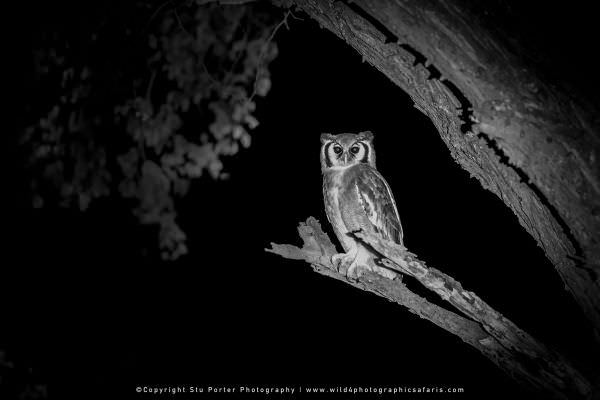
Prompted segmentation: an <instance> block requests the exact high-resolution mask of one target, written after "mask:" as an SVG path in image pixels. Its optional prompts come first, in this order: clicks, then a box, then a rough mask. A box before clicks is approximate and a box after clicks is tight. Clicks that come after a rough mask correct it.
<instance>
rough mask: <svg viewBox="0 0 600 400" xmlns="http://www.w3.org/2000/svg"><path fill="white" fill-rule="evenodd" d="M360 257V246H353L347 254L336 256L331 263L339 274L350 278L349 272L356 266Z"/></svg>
mask: <svg viewBox="0 0 600 400" xmlns="http://www.w3.org/2000/svg"><path fill="white" fill-rule="evenodd" d="M357 255H358V246H356V245H353V246H351V247H350V248H349V249H348V251H347V252H346V253H339V254H334V255H333V256H332V257H331V262H332V264H333V265H335V266H336V267H337V270H338V272H340V273H342V274H344V275H346V276H349V275H348V271H350V270H351V268H352V266H353V265H354V266H355V265H356V263H355V260H356V256H357Z"/></svg>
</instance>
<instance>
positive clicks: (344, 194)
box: [323, 167, 352, 247]
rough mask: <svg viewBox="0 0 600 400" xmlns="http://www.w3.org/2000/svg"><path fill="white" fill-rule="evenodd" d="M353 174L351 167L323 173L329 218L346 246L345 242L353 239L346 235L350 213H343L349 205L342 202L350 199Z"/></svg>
mask: <svg viewBox="0 0 600 400" xmlns="http://www.w3.org/2000/svg"><path fill="white" fill-rule="evenodd" d="M351 176H352V168H351V167H349V168H344V169H341V168H340V169H330V170H328V171H326V172H325V173H324V174H323V197H324V200H325V210H326V212H327V218H328V219H329V222H330V223H331V225H332V226H333V229H334V230H335V232H336V235H337V236H338V238H339V239H340V241H342V245H343V246H344V247H346V243H344V242H345V241H348V240H351V239H350V237H349V236H347V235H346V233H347V232H349V231H350V229H349V227H348V226H347V223H346V222H347V221H346V220H347V219H348V215H344V214H343V213H344V212H346V213H347V210H346V208H347V207H342V204H341V202H347V201H348V197H349V194H350V193H349V190H351V188H350V178H351Z"/></svg>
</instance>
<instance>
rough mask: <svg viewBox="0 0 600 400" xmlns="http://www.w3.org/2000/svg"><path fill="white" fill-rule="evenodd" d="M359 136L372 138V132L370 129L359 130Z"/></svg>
mask: <svg viewBox="0 0 600 400" xmlns="http://www.w3.org/2000/svg"><path fill="white" fill-rule="evenodd" d="M360 136H362V137H363V138H365V139H367V140H373V138H374V135H373V132H371V131H364V132H361V133H360Z"/></svg>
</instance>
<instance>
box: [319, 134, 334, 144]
mask: <svg viewBox="0 0 600 400" xmlns="http://www.w3.org/2000/svg"><path fill="white" fill-rule="evenodd" d="M333 139H334V135H332V134H331V133H321V143H325V142H326V141H328V140H333Z"/></svg>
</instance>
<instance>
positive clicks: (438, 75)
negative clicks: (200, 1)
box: [288, 0, 600, 342]
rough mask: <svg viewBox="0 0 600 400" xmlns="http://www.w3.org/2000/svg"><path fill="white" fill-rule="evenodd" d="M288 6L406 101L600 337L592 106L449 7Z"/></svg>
mask: <svg viewBox="0 0 600 400" xmlns="http://www.w3.org/2000/svg"><path fill="white" fill-rule="evenodd" d="M288 3H291V4H295V5H297V6H299V7H300V8H301V9H302V10H304V11H305V12H307V13H308V14H309V15H310V16H311V17H312V18H314V19H315V20H316V21H318V22H319V24H321V26H323V27H325V28H327V29H329V30H331V31H332V32H333V33H335V34H336V35H337V36H339V37H340V38H342V39H343V40H345V41H346V42H347V43H348V44H349V45H350V46H352V47H353V48H354V49H356V51H358V52H359V53H360V54H361V55H362V56H363V59H364V60H365V61H368V62H369V63H370V64H372V65H373V66H374V67H376V68H377V69H378V70H380V71H381V72H383V73H384V74H385V75H386V76H387V77H388V78H390V79H391V80H392V82H393V83H394V84H396V85H398V86H399V87H401V88H402V89H403V90H404V91H405V92H407V93H408V94H409V95H410V96H411V98H412V99H413V101H414V103H415V107H417V108H418V109H419V110H421V111H422V112H423V113H424V114H426V115H427V116H428V117H429V118H430V119H431V120H432V121H433V123H434V125H435V126H436V128H437V130H438V131H439V133H440V136H441V138H442V139H443V140H444V142H445V143H446V145H447V146H448V148H449V149H450V152H451V154H452V156H453V157H454V159H455V160H456V161H457V162H458V163H459V164H460V165H461V166H462V167H463V168H464V169H466V170H467V171H469V173H470V174H471V175H472V176H475V177H476V178H477V179H478V180H479V182H481V184H482V185H483V187H484V188H486V189H488V190H491V191H492V192H493V193H495V194H496V195H497V196H499V197H500V199H502V201H503V202H504V203H505V204H506V205H507V206H508V207H510V208H511V210H512V211H513V212H514V213H515V215H516V216H517V218H518V219H519V222H520V223H521V225H522V226H523V227H524V228H525V229H526V230H527V232H529V234H531V235H532V236H533V237H534V239H535V240H536V241H537V243H538V245H539V246H541V247H542V249H543V250H544V252H545V254H546V255H547V257H548V258H549V259H550V261H551V262H552V263H553V265H554V266H555V267H556V270H557V271H558V273H559V274H560V276H561V278H562V280H563V282H564V283H565V287H566V288H567V289H568V290H569V291H570V292H571V293H572V295H573V296H574V298H575V300H576V301H577V303H578V304H579V305H580V307H581V308H582V309H583V311H584V313H585V315H586V317H587V318H588V319H589V321H590V322H591V324H592V327H593V329H594V333H595V335H596V338H597V339H598V341H599V342H600V283H599V280H598V274H599V272H600V271H599V269H600V266H599V259H600V242H599V240H600V167H599V164H598V162H599V161H598V159H600V139H599V136H598V131H599V130H600V129H598V127H595V126H593V110H592V108H591V107H590V106H589V105H585V104H584V103H583V101H579V103H576V101H575V100H574V99H571V98H569V97H567V96H566V95H565V94H564V93H562V92H559V91H558V90H557V89H556V88H554V87H550V86H549V85H548V84H546V83H545V82H542V81H541V80H540V78H538V77H537V76H536V75H534V74H533V73H531V72H530V71H529V70H527V69H526V68H525V66H524V65H523V64H522V63H521V61H520V58H519V57H518V55H517V54H513V53H511V52H509V50H508V49H507V47H506V46H504V45H503V44H502V42H501V40H499V38H498V37H495V36H494V34H492V33H491V31H490V30H487V29H485V28H484V27H483V26H481V25H479V24H478V23H477V19H476V18H473V16H472V15H470V13H469V12H468V10H466V9H463V8H460V7H458V6H457V5H453V4H451V2H450V1H436V2H428V1H419V0H394V1H392V0H362V1H356V2H344V1H337V2H331V1H328V0H292V1H289V2H288Z"/></svg>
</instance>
